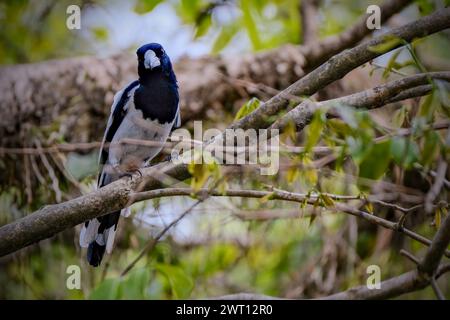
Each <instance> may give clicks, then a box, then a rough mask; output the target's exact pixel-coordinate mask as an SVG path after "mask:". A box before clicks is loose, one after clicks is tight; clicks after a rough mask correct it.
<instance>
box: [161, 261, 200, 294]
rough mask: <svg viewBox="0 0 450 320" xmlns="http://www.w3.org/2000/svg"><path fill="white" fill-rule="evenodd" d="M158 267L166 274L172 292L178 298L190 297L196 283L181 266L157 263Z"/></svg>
mask: <svg viewBox="0 0 450 320" xmlns="http://www.w3.org/2000/svg"><path fill="white" fill-rule="evenodd" d="M156 269H157V270H158V271H159V272H161V273H162V274H164V275H165V276H166V278H167V280H168V281H169V284H170V287H171V289H172V294H173V295H174V297H175V298H176V299H186V298H188V297H189V295H190V293H191V291H192V289H193V288H194V283H193V281H192V279H191V278H190V277H189V276H188V275H187V274H186V273H185V272H184V270H183V269H182V268H181V267H178V266H172V265H168V264H157V265H156Z"/></svg>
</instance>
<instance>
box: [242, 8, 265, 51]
mask: <svg viewBox="0 0 450 320" xmlns="http://www.w3.org/2000/svg"><path fill="white" fill-rule="evenodd" d="M240 3H241V10H242V18H243V24H244V26H245V28H246V30H247V34H248V37H249V38H250V41H251V43H252V46H253V50H259V49H261V48H262V43H261V39H260V37H259V31H258V28H257V26H256V23H255V20H254V19H253V16H252V6H253V5H254V1H250V0H241V2H240Z"/></svg>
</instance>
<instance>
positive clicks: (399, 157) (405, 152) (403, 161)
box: [391, 137, 419, 168]
mask: <svg viewBox="0 0 450 320" xmlns="http://www.w3.org/2000/svg"><path fill="white" fill-rule="evenodd" d="M391 154H392V158H393V159H394V161H395V163H396V164H398V165H400V166H405V167H407V168H408V167H411V165H412V164H413V163H414V162H416V161H417V160H418V158H419V146H418V145H417V143H415V142H414V141H411V140H410V139H409V138H407V137H394V138H392V142H391Z"/></svg>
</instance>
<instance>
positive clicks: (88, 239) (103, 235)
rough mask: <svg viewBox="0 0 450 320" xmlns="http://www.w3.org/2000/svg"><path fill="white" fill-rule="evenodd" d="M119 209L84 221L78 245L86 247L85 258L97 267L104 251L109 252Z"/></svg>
mask: <svg viewBox="0 0 450 320" xmlns="http://www.w3.org/2000/svg"><path fill="white" fill-rule="evenodd" d="M119 217H120V211H116V212H112V213H109V214H107V215H105V216H102V217H99V218H94V219H92V220H89V221H86V222H85V224H84V225H83V227H82V229H81V233H80V246H81V247H83V248H86V247H87V248H88V252H87V260H88V262H89V264H90V265H92V266H94V267H97V266H99V265H100V262H101V261H102V258H103V255H104V254H105V251H106V252H108V253H111V251H112V248H113V244H114V237H115V235H116V229H117V223H118V222H119Z"/></svg>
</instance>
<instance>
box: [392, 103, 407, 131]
mask: <svg viewBox="0 0 450 320" xmlns="http://www.w3.org/2000/svg"><path fill="white" fill-rule="evenodd" d="M405 119H406V108H405V107H404V106H403V107H401V108H400V109H398V110H396V111H395V112H394V115H393V116H392V122H391V123H392V126H394V127H395V128H401V127H402V125H403V123H404V122H405Z"/></svg>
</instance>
